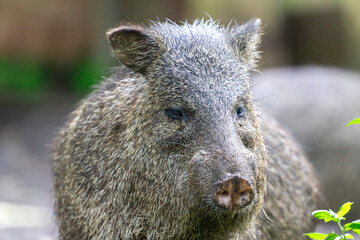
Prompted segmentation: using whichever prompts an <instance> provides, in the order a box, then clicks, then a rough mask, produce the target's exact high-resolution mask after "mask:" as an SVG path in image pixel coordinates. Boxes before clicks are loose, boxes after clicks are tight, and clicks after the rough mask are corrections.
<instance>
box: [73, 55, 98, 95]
mask: <svg viewBox="0 0 360 240" xmlns="http://www.w3.org/2000/svg"><path fill="white" fill-rule="evenodd" d="M103 75H104V67H103V65H101V64H100V63H98V62H97V61H95V60H93V59H91V58H87V59H84V60H83V61H81V62H80V63H79V64H78V65H77V66H76V68H75V71H74V74H73V81H72V86H71V88H72V90H73V91H74V92H75V93H76V94H81V95H83V94H87V93H89V92H90V91H91V89H92V86H93V85H94V84H96V83H97V82H99V81H101V80H102V76H103Z"/></svg>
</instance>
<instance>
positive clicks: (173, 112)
mask: <svg viewBox="0 0 360 240" xmlns="http://www.w3.org/2000/svg"><path fill="white" fill-rule="evenodd" d="M165 113H166V115H167V116H168V117H169V118H170V119H172V120H180V121H184V120H185V113H184V111H183V110H182V109H179V108H170V109H166V110H165Z"/></svg>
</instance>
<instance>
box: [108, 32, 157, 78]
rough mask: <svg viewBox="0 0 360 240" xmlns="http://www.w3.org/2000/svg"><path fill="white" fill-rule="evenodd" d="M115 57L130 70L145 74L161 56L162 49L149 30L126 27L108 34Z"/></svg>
mask: <svg viewBox="0 0 360 240" xmlns="http://www.w3.org/2000/svg"><path fill="white" fill-rule="evenodd" d="M106 36H107V38H108V41H109V42H110V44H111V46H112V48H113V51H114V54H115V56H116V57H117V58H118V59H119V60H120V61H121V62H122V63H123V64H124V65H126V66H128V67H129V68H130V69H132V70H134V71H136V72H139V73H142V74H144V73H145V72H146V69H147V67H148V66H150V65H151V64H152V63H153V62H154V61H155V60H156V59H157V58H158V57H159V56H160V47H159V45H158V43H157V42H156V41H155V39H154V38H153V37H151V36H150V33H149V30H147V29H146V28H143V27H141V26H137V25H124V26H120V27H117V28H114V29H111V30H109V31H108V32H107V33H106Z"/></svg>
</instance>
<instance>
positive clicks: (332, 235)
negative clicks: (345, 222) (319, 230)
mask: <svg viewBox="0 0 360 240" xmlns="http://www.w3.org/2000/svg"><path fill="white" fill-rule="evenodd" d="M338 237H340V235H339V234H336V233H329V235H328V236H327V238H325V240H335V239H337V238H338ZM340 239H341V238H340Z"/></svg>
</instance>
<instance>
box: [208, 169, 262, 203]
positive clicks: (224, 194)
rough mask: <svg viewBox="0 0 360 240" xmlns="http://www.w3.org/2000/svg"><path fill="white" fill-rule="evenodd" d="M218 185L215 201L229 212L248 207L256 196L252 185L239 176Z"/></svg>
mask: <svg viewBox="0 0 360 240" xmlns="http://www.w3.org/2000/svg"><path fill="white" fill-rule="evenodd" d="M218 185H219V187H218V189H217V190H216V193H215V199H214V201H215V203H216V204H217V205H219V206H222V207H224V208H226V209H228V210H236V209H239V208H242V207H244V206H246V205H248V204H249V203H250V202H251V201H252V199H253V198H254V195H255V192H254V189H253V188H252V186H251V185H250V183H249V182H248V181H247V180H245V179H243V178H240V177H238V176H233V177H231V178H229V179H227V180H225V181H222V182H220V183H219V184H218Z"/></svg>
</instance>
